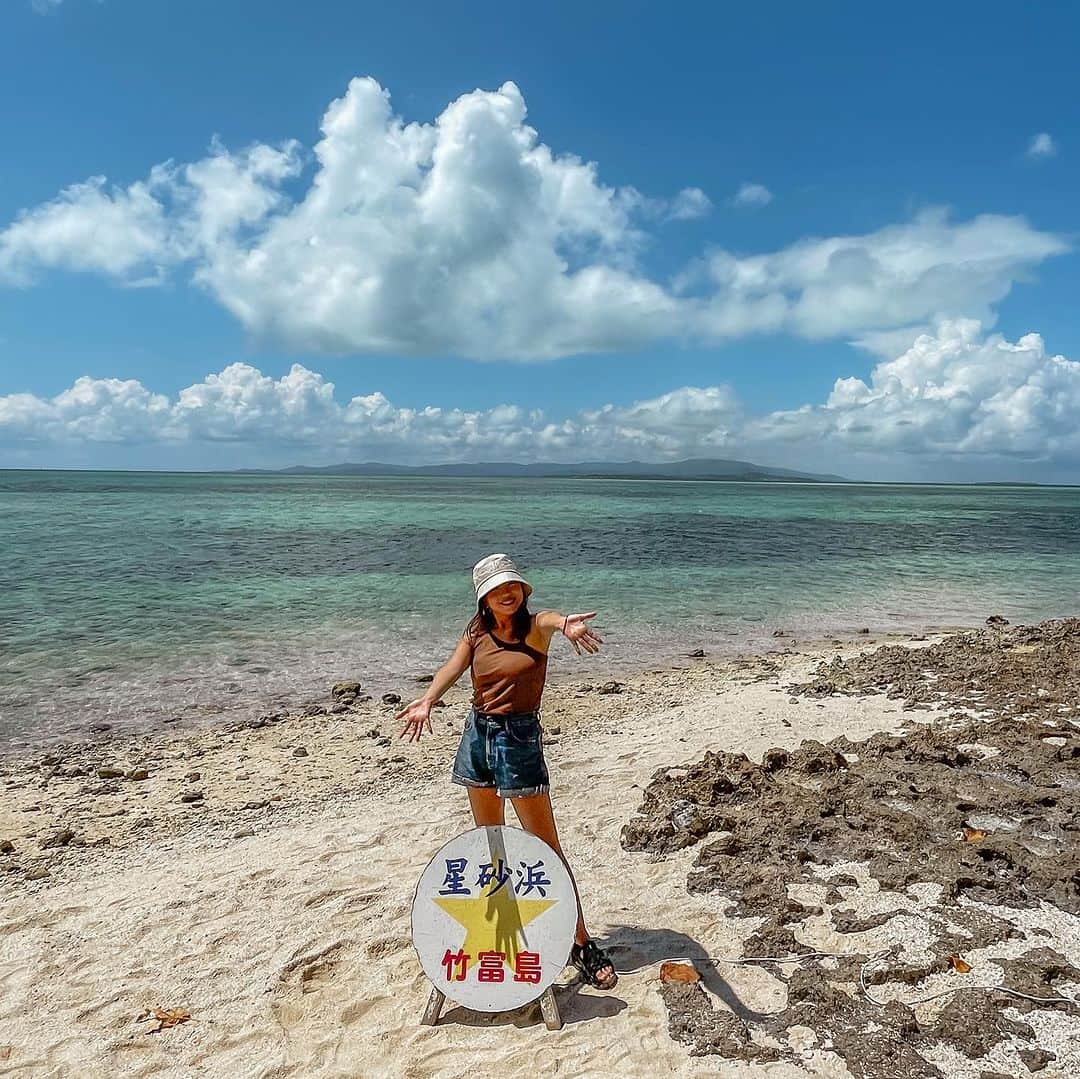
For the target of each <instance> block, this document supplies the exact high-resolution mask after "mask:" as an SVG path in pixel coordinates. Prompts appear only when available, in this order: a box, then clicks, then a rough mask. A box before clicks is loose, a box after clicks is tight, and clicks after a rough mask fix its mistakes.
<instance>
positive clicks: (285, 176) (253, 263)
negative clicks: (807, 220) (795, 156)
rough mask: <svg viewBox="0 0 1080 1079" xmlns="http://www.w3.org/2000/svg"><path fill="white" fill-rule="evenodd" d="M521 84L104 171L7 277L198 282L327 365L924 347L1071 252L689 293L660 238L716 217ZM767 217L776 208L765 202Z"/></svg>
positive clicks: (836, 265) (860, 267) (330, 116)
mask: <svg viewBox="0 0 1080 1079" xmlns="http://www.w3.org/2000/svg"><path fill="white" fill-rule="evenodd" d="M525 116H526V109H525V101H524V99H523V98H522V95H521V92H520V91H519V90H518V88H517V87H516V86H515V85H514V84H513V83H509V82H508V83H505V84H504V85H503V86H502V87H500V88H499V89H498V90H495V91H481V90H476V91H473V92H471V93H467V94H464V95H462V96H461V97H460V98H458V99H457V100H456V101H453V102H451V103H450V104H449V105H448V106H447V107H446V108H445V109H444V110H443V112H442V113H441V114H440V115H439V116H438V117H437V118H436V119H435V120H434V121H433V122H432V123H426V124H424V123H416V122H406V121H405V120H403V119H402V118H401V117H399V116H397V115H396V114H395V113H394V112H393V110H392V108H391V103H390V96H389V94H388V93H387V91H386V90H385V89H384V88H383V87H381V86H380V85H379V84H378V83H377V82H375V81H374V80H373V79H370V78H360V79H354V80H352V82H350V84H349V87H348V89H347V91H346V93H345V94H344V96H342V97H341V98H339V99H338V100H336V101H334V102H332V103H331V104H330V106H329V107H328V109H327V110H326V113H325V115H324V116H323V120H322V128H321V130H322V136H321V138H320V140H319V141H318V142H317V143H316V144H315V146H314V147H313V148H312V149H311V151H310V152H309V151H307V150H305V149H304V148H303V147H301V146H300V145H299V144H298V143H295V142H286V143H282V144H279V145H276V146H269V145H264V144H255V145H253V146H250V147H248V148H247V149H245V150H242V151H239V152H233V151H230V150H228V149H227V148H226V147H224V146H222V145H220V144H217V143H215V144H213V145H212V146H211V148H210V152H209V154H208V155H207V156H206V157H204V158H203V159H201V160H199V161H196V162H193V163H189V164H183V165H178V164H175V163H173V162H164V163H162V164H159V165H157V166H155V167H154V168H153V169H152V170H151V171H150V173H149V174H148V176H147V177H146V178H145V179H142V180H138V181H136V182H134V183H131V184H130V185H127V186H118V185H110V184H109V183H108V182H107V180H106V179H105V178H104V177H100V176H99V177H92V178H90V179H89V180H86V181H84V182H82V183H78V184H74V185H72V186H70V187H68V188H66V189H65V190H64V191H62V192H61V193H60V194H59V195H58V196H57V197H56V198H54V199H52V200H51V201H49V202H46V203H43V204H41V205H39V206H36V207H32V208H30V209H27V210H25V211H23V212H22V213H20V214H19V215H18V216H17V217H16V219H15V220H14V221H13V222H11V223H10V224H9V225H8V226H7V227H6V228H4V229H2V231H0V282H3V281H6V282H7V283H8V284H11V285H16V286H24V287H25V286H29V285H31V284H33V283H34V282H35V281H36V280H38V279H39V278H40V277H41V276H42V275H43V274H45V273H47V272H49V271H55V270H67V271H76V272H93V273H99V274H103V275H106V276H108V277H110V278H112V279H113V280H115V281H117V282H119V283H121V284H124V285H153V284H157V283H160V282H163V281H165V280H168V279H170V277H171V276H174V275H178V274H182V275H185V276H188V277H189V278H190V279H191V280H192V281H193V282H195V283H196V285H197V286H198V287H200V288H202V289H205V290H206V291H207V292H208V293H209V294H210V295H211V296H213V297H214V298H215V299H216V300H217V301H218V302H219V303H220V304H222V305H223V306H224V307H225V308H226V309H227V310H229V311H230V312H231V313H232V314H233V315H234V316H235V317H236V318H237V319H238V320H239V321H240V322H241V323H242V324H243V325H244V326H245V327H246V328H247V329H248V330H249V331H250V332H251V333H252V334H254V335H256V336H258V337H260V338H263V339H267V340H273V341H275V342H278V343H281V344H283V345H285V346H286V347H293V348H297V349H300V350H303V351H308V352H325V353H336V354H348V353H358V352H375V353H396V354H429V355H430V354H457V355H463V356H468V357H473V358H477V359H504V360H505V359H514V360H542V359H548V358H552V357H558V356H565V355H571V354H578V353H589V352H600V351H611V350H628V349H634V348H638V347H642V346H644V345H647V344H650V343H655V342H657V341H664V340H672V341H678V340H691V341H695V342H702V343H710V342H718V341H723V340H726V339H730V338H734V337H739V336H743V335H746V334H753V333H777V332H786V333H793V334H797V335H800V336H803V337H807V338H827V337H841V338H843V337H862V336H867V335H871V334H874V333H888V332H892V331H896V330H899V329H904V330H905V331H907V332H908V339H909V340H910V339H912V338H913V337H914V335H915V334H916V333H917V332H918V331H919V330H920V329H925V328H926V327H928V326H930V325H932V324H934V323H935V322H936V321H939V320H940V319H942V318H949V317H958V316H967V317H976V318H979V319H981V320H983V321H984V322H990V321H992V319H993V310H992V308H993V306H994V305H995V304H996V303H997V302H998V301H999V300H1000V299H1001V298H1002V297H1004V296H1005V295H1006V294H1007V293H1008V292H1009V290H1010V288H1011V287H1012V285H1013V284H1014V282H1015V281H1017V280H1018V279H1020V278H1022V277H1023V276H1024V275H1025V274H1027V273H1028V272H1029V271H1030V269H1031V267H1033V266H1035V265H1037V264H1039V263H1040V262H1042V261H1043V260H1044V259H1046V258H1048V257H1051V256H1053V255H1056V254H1060V253H1062V252H1064V251H1065V250H1067V244H1066V242H1065V241H1064V240H1063V239H1061V238H1059V237H1058V236H1055V235H1053V234H1051V233H1047V232H1042V231H1039V230H1036V229H1034V228H1032V227H1031V226H1030V225H1029V224H1028V223H1027V222H1026V221H1025V220H1024V219H1023V218H1021V217H1005V216H999V215H984V216H981V217H976V218H973V219H971V220H970V221H961V222H953V221H951V220H950V219H949V217H948V214H947V213H946V211H944V210H941V209H939V210H931V211H927V212H925V213H923V214H921V215H919V216H917V217H916V218H914V219H913V220H911V221H908V222H904V223H902V224H896V225H891V226H888V227H887V228H883V229H880V230H878V231H876V232H873V233H868V234H865V235H861V236H834V237H824V238H816V239H806V240H802V241H799V242H797V243H795V244H792V245H791V246H789V247H787V248H784V249H782V250H779V251H775V252H771V253H766V254H756V255H755V254H735V253H732V252H728V251H724V250H721V249H711V250H707V251H705V252H704V253H703V254H702V255H701V256H700V257H699V258H698V259H696V260H695V261H694V262H693V264H692V265H690V266H687V267H686V268H685V269H684V271H683V272H681V273H679V274H678V275H677V276H676V278H675V279H674V281H668V280H660V279H658V278H657V277H655V276H651V275H650V273H649V272H648V269H647V258H648V254H649V249H650V246H651V245H653V244H655V243H657V242H658V240H657V237H656V234H654V233H652V232H650V231H649V228H650V226H656V225H657V224H659V223H662V222H663V221H665V220H671V219H679V220H691V219H693V218H696V217H701V216H702V215H703V214H705V213H707V212H708V210H709V208H710V203H709V199H708V197H707V196H706V195H705V194H704V192H703V191H701V190H700V189H698V188H694V187H688V188H685V189H684V190H682V191H680V192H679V193H677V194H676V195H675V196H674V197H672V198H670V199H659V198H652V197H648V196H645V195H642V194H641V193H640V192H638V191H637V190H636V189H634V188H632V187H623V188H614V187H610V186H607V185H606V184H604V183H603V182H602V181H601V179H600V177H599V172H598V168H597V166H596V165H595V164H594V163H591V162H586V161H583V160H582V159H580V158H578V157H575V156H573V155H571V154H558V153H556V152H555V151H553V150H552V149H551V148H549V147H548V146H546V145H545V144H544V143H543V142H542V141H541V140H540V137H539V135H538V133H537V132H536V131H535V130H534V129H533V128H531V127H530V126H528V124H527V123H526V122H525ZM740 195H741V196H742V198H743V202H744V203H745V204H754V203H755V202H756V203H757V204H758V205H760V204H762V203H763V202H764V201H766V200H767V197H771V196H769V195H768V192H767V191H766V190H765V189H764V188H763V187H761V185H753V184H746V185H744V186H743V189H742V191H741V192H740Z"/></svg>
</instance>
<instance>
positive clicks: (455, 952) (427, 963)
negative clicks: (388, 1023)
mask: <svg viewBox="0 0 1080 1079" xmlns="http://www.w3.org/2000/svg"><path fill="white" fill-rule="evenodd" d="M576 926H577V902H576V900H575V898H574V885H573V882H572V881H571V880H570V874H569V873H568V872H567V871H566V866H564V865H563V863H562V859H561V858H560V857H559V856H558V855H557V854H556V853H555V852H554V851H553V850H552V849H551V847H549V846H548V845H547V844H546V843H545V842H544V841H543V840H542V839H537V837H536V836H534V835H530V834H529V833H528V832H523V831H521V830H520V829H518V828H507V827H506V826H505V825H504V826H502V827H489V828H474V829H473V830H472V831H470V832H465V833H464V834H463V835H459V836H458V837H457V838H456V839H451V840H450V842H449V843H447V844H446V846H445V847H443V848H442V850H440V851H439V853H438V854H436V855H435V857H434V858H432V859H431V861H430V862H429V863H428V867H427V868H426V869H425V870H424V872H423V875H422V876H421V877H420V883H419V884H418V885H417V886H416V897H415V898H414V899H413V908H412V937H413V947H414V948H416V954H417V955H418V956H419V957H420V965H421V966H422V967H423V968H424V973H425V974H427V976H428V978H429V979H430V980H431V983H432V985H434V986H435V987H436V988H437V989H440V990H442V992H443V993H445V994H446V996H447V997H448V998H449V999H450V1000H453V1001H456V1002H457V1003H458V1004H462V1005H464V1006H465V1007H466V1008H472V1009H473V1010H474V1011H479V1012H502V1011H510V1010H511V1009H512V1008H519V1007H521V1005H523V1004H528V1003H529V1001H531V1000H535V999H536V998H537V997H539V996H540V994H541V993H543V992H544V990H545V989H547V987H548V986H549V985H551V983H552V982H554V981H555V979H556V978H557V977H558V976H559V974H560V973H561V972H562V970H563V968H564V967H565V966H566V962H567V959H568V957H569V955H570V946H571V945H572V944H573V943H574V929H575V928H576Z"/></svg>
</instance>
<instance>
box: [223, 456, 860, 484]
mask: <svg viewBox="0 0 1080 1079" xmlns="http://www.w3.org/2000/svg"><path fill="white" fill-rule="evenodd" d="M235 471H237V472H242V473H246V474H252V473H258V474H260V475H267V474H273V475H286V476H496V477H508V478H515V477H534V478H549V479H551V478H563V479H634V480H731V481H734V480H743V481H747V480H751V481H768V480H798V481H800V482H805V483H849V482H851V481H850V480H847V479H846V478H845V477H843V476H830V475H818V474H815V473H812V472H796V471H795V470H794V469H790V468H772V467H770V466H768V465H756V464H752V463H751V462H750V461H728V460H724V459H722V458H714V457H698V458H692V459H690V460H686V461H672V462H671V463H669V464H662V463H656V462H647V461H581V462H579V463H577V464H559V463H556V462H554V461H539V462H536V463H533V464H518V463H516V462H514V461H479V462H465V461H463V462H460V463H458V464H447V465H388V464H382V463H380V462H378V461H365V462H363V463H361V464H353V463H349V462H344V463H342V464H339V465H321V466H320V465H292V466H291V467H289V468H277V469H268V468H241V469H236V470H235Z"/></svg>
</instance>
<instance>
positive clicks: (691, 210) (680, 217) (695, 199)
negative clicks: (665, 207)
mask: <svg viewBox="0 0 1080 1079" xmlns="http://www.w3.org/2000/svg"><path fill="white" fill-rule="evenodd" d="M710 213H712V201H711V200H710V199H709V196H708V195H706V194H705V192H704V191H702V190H701V188H700V187H684V188H683V189H682V191H680V192H679V193H678V194H677V195H676V196H675V198H674V199H672V201H671V209H670V210H669V211H668V216H669V217H671V218H672V219H673V220H675V221H692V220H694V219H695V218H698V217H708V215H709V214H710Z"/></svg>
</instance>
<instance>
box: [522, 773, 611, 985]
mask: <svg viewBox="0 0 1080 1079" xmlns="http://www.w3.org/2000/svg"><path fill="white" fill-rule="evenodd" d="M512 801H513V803H514V812H515V813H516V814H517V816H518V820H519V821H521V827H522V828H524V829H525V831H526V832H531V833H532V834H533V835H534V836H536V837H537V838H539V839H542V840H543V841H544V842H545V843H546V844H547V845H548V846H549V847H551V849H552V850H553V851H555V853H556V854H557V855H558V856H559V857H560V858H561V859H562V862H563V865H565V866H566V871H567V873H569V874H570V882H571V884H573V886H574V898H575V899H577V909H578V922H577V932H576V933H575V934H574V941H575V943H577V944H584V943H585V942H586V941H587V940H588V939H589V931H588V930H587V929H586V928H585V914H584V912H583V911H582V909H581V894H580V893H579V892H578V886H577V881H576V880H575V879H574V871H573V870H572V869H571V868H570V863H569V862H568V861H567V860H566V855H565V854H564V853H563V849H562V847H561V846H560V844H559V833H558V831H557V830H556V828H555V813H554V812H553V810H552V808H551V796H550V795H549V794H548V793H547V792H545V793H544V794H531V795H529V796H527V797H524V798H514V799H512ZM604 969H605V967H601V968H600V971H601V972H602V971H603V970H604ZM608 969H610V973H609V974H607V975H603V974H600V981H601V982H602V983H604V984H603V988H605V989H608V988H611V987H612V986H614V984H615V982H616V980H617V979H616V977H615V968H614V967H609V968H608Z"/></svg>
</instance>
